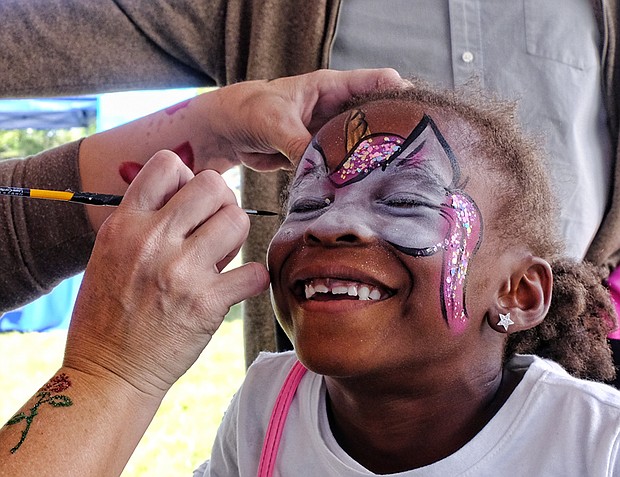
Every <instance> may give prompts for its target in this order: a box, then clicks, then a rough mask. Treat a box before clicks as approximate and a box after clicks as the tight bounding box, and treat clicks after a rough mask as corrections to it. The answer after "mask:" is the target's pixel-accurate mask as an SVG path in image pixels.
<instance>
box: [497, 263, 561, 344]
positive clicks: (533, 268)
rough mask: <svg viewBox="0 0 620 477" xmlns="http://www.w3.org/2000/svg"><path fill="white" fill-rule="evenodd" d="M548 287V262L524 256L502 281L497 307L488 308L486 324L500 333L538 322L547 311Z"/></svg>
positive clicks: (549, 299)
mask: <svg viewBox="0 0 620 477" xmlns="http://www.w3.org/2000/svg"><path fill="white" fill-rule="evenodd" d="M552 287H553V273H552V272H551V266H550V265H549V263H548V262H547V261H546V260H544V259H542V258H540V257H532V256H530V257H527V258H526V259H525V260H524V261H522V262H521V263H520V265H519V267H518V268H517V269H515V270H514V271H513V273H512V274H511V275H510V277H509V278H508V280H506V282H505V283H504V284H503V287H502V289H501V290H500V293H499V295H498V297H497V300H496V305H497V308H496V309H494V310H489V315H488V321H489V325H490V326H491V328H493V329H494V330H496V331H498V332H500V333H513V332H516V331H523V330H527V329H530V328H533V327H535V326H536V325H538V324H540V323H541V322H542V320H543V319H544V318H545V316H546V315H547V311H549V303H550V302H551V289H552Z"/></svg>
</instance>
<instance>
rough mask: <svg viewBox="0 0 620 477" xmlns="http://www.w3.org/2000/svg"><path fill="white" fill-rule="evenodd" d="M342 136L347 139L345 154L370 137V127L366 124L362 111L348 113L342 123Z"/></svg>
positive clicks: (356, 110)
mask: <svg viewBox="0 0 620 477" xmlns="http://www.w3.org/2000/svg"><path fill="white" fill-rule="evenodd" d="M344 134H345V137H346V138H347V153H349V152H351V151H352V150H353V148H354V147H355V146H356V145H357V143H359V142H360V141H361V140H362V139H363V138H365V137H366V136H368V135H370V126H368V123H367V122H366V115H365V114H364V112H363V111H360V110H359V109H355V110H353V111H350V112H349V116H348V117H347V119H346V121H345V123H344Z"/></svg>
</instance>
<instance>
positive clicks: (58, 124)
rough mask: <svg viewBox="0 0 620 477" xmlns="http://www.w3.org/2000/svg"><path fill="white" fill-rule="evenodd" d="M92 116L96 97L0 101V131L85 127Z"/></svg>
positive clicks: (94, 116) (95, 106) (91, 119)
mask: <svg viewBox="0 0 620 477" xmlns="http://www.w3.org/2000/svg"><path fill="white" fill-rule="evenodd" d="M96 117H97V97H96V96H81V97H70V98H37V99H5V100H0V129H26V128H32V129H65V128H73V127H88V126H90V125H91V124H94V121H95V120H96Z"/></svg>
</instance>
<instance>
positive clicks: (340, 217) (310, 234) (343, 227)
mask: <svg viewBox="0 0 620 477" xmlns="http://www.w3.org/2000/svg"><path fill="white" fill-rule="evenodd" d="M365 215H366V214H354V213H353V211H352V210H349V211H348V212H347V210H346V209H343V210H339V211H336V210H333V211H328V212H325V213H324V214H323V215H321V216H320V217H318V218H317V219H316V220H314V221H312V223H311V224H310V225H309V226H308V228H307V229H306V231H305V233H304V242H305V243H306V244H308V245H322V246H331V247H337V246H343V245H348V246H351V245H362V244H364V243H367V242H368V241H370V240H372V239H373V238H374V236H375V233H374V231H373V230H372V227H371V226H370V224H368V223H366V221H365V220H364V216H365Z"/></svg>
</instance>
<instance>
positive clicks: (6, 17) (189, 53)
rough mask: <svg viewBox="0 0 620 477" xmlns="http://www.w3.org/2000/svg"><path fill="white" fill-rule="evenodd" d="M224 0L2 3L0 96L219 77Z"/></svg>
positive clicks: (212, 80)
mask: <svg viewBox="0 0 620 477" xmlns="http://www.w3.org/2000/svg"><path fill="white" fill-rule="evenodd" d="M225 8H226V1H225V0H45V1H40V0H3V1H2V2H0V18H2V28H0V45H2V47H1V48H0V64H2V65H4V67H3V68H1V69H0V96H5V97H7V96H13V97H22V96H47V95H71V94H82V93H94V92H105V91H119V90H131V89H157V88H173V87H183V86H189V87H191V86H205V85H213V84H215V83H221V82H222V81H223V80H224V76H223V73H222V72H223V70H224V66H223V65H224V59H223V56H224V50H225V49H224V29H225V28H224V24H223V21H222V19H223V16H224V12H225Z"/></svg>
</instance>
